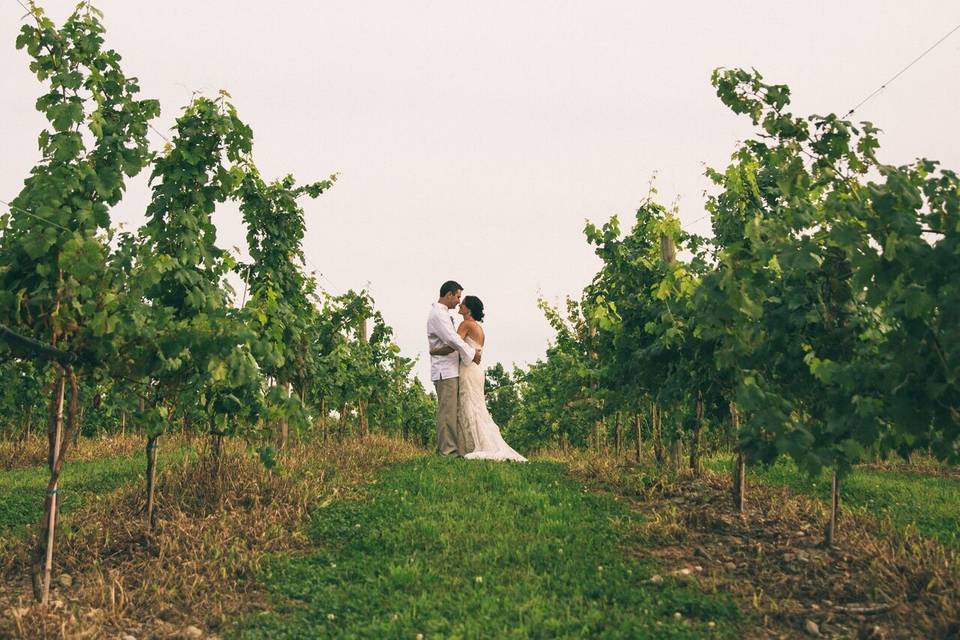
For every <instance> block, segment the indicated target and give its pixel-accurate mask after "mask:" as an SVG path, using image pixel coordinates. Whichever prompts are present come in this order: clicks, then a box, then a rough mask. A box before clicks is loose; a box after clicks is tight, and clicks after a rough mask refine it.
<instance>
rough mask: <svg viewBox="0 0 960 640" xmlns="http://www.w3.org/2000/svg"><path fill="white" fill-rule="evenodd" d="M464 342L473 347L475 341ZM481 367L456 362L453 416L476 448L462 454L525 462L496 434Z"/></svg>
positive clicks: (476, 345) (471, 458)
mask: <svg viewBox="0 0 960 640" xmlns="http://www.w3.org/2000/svg"><path fill="white" fill-rule="evenodd" d="M466 340H467V344H469V345H470V346H471V347H473V348H478V347H479V346H480V345H478V344H477V343H476V342H475V341H474V340H473V339H472V338H469V337H468V338H467V339H466ZM483 381H484V374H483V369H482V368H480V366H479V365H477V364H476V363H475V362H473V361H471V362H463V361H461V362H460V406H459V408H458V411H457V419H458V420H459V421H460V428H461V429H465V430H467V431H468V433H470V434H472V435H473V442H474V444H475V445H476V448H475V449H474V450H473V452H471V453H468V454H467V455H465V456H463V457H464V458H467V459H468V460H515V461H517V462H526V461H527V459H526V458H524V457H523V456H522V455H520V454H519V453H517V452H516V451H514V450H513V449H512V448H510V445H508V444H507V443H506V441H504V439H503V436H501V435H500V427H498V426H497V423H495V422H494V421H493V418H492V417H491V416H490V412H489V411H487V401H486V399H485V398H484V394H483Z"/></svg>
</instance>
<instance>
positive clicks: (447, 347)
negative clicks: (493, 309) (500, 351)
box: [427, 280, 526, 462]
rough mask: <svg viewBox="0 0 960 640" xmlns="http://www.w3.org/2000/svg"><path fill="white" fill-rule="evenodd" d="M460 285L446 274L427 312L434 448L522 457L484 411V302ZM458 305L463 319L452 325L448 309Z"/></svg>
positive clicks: (473, 456)
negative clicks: (434, 404)
mask: <svg viewBox="0 0 960 640" xmlns="http://www.w3.org/2000/svg"><path fill="white" fill-rule="evenodd" d="M462 294H463V287H461V286H460V285H459V284H457V283H456V282H454V281H453V280H448V281H447V282H444V283H443V285H442V286H441V287H440V299H439V300H437V302H436V303H434V305H433V307H432V308H431V309H430V316H429V317H428V318H427V341H428V342H429V344H430V378H431V379H432V380H433V384H434V387H436V390H437V450H438V451H439V452H440V454H441V455H456V456H462V457H464V458H467V459H470V460H515V461H517V462H525V461H526V458H524V457H523V456H522V455H520V454H519V453H517V452H516V451H514V450H513V449H511V448H510V445H508V444H507V443H506V442H505V441H504V439H503V437H502V436H501V435H500V428H499V427H498V426H497V425H496V423H495V422H494V421H493V418H492V417H491V416H490V412H489V411H487V402H486V399H485V398H484V393H483V382H484V372H483V369H482V368H481V367H480V352H481V351H482V350H483V345H484V340H485V336H484V333H483V327H482V326H481V323H482V322H483V302H481V301H480V298H477V297H476V296H466V297H465V298H463V301H462V302H461V300H460V297H461V295H462ZM454 308H457V309H458V312H459V313H460V315H461V316H463V322H461V323H460V326H459V327H458V326H456V325H455V324H454V321H453V316H451V315H450V310H451V309H454Z"/></svg>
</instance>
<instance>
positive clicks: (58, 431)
mask: <svg viewBox="0 0 960 640" xmlns="http://www.w3.org/2000/svg"><path fill="white" fill-rule="evenodd" d="M66 383H67V376H66V372H64V371H63V370H62V369H60V370H59V371H58V374H57V382H56V383H55V384H54V388H53V397H52V398H51V400H50V428H49V430H48V432H47V440H48V443H49V449H48V451H47V466H48V467H49V469H50V480H49V482H48V484H47V497H46V500H45V502H46V504H45V505H44V506H45V507H46V508H45V510H44V525H45V526H43V527H42V528H41V530H40V539H41V540H43V552H42V554H41V553H39V552H38V553H37V558H36V561H35V563H34V569H33V592H34V593H33V595H34V597H35V598H36V599H37V600H39V601H40V603H41V604H44V605H45V604H47V600H48V599H49V598H50V577H51V573H52V570H53V544H54V539H55V537H56V535H55V534H56V531H57V511H58V509H59V506H60V505H59V500H57V490H58V489H59V488H60V478H59V474H58V473H57V469H58V464H57V462H58V461H59V460H60V450H61V444H62V443H63V400H64V393H65V390H66ZM41 558H42V560H41ZM41 563H42V566H38V565H41ZM41 571H42V574H41Z"/></svg>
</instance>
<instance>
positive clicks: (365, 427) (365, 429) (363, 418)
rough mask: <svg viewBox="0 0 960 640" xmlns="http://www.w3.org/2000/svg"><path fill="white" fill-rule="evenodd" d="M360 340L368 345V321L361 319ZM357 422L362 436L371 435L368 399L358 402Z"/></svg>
mask: <svg viewBox="0 0 960 640" xmlns="http://www.w3.org/2000/svg"><path fill="white" fill-rule="evenodd" d="M360 340H362V341H363V342H364V344H366V342H367V319H366V318H361V319H360ZM357 421H358V423H359V425H360V436H361V437H364V438H365V437H367V436H368V435H370V425H369V424H368V423H367V401H366V399H363V398H361V399H360V400H359V401H358V402H357Z"/></svg>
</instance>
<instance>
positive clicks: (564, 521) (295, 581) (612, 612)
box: [233, 457, 738, 639]
mask: <svg viewBox="0 0 960 640" xmlns="http://www.w3.org/2000/svg"><path fill="white" fill-rule="evenodd" d="M633 517H634V516H632V515H631V514H630V513H629V511H628V510H627V509H626V508H625V507H624V506H622V505H621V504H620V503H618V502H616V501H615V500H613V499H612V498H611V497H609V496H603V495H594V494H590V493H585V492H583V491H582V490H581V487H580V486H579V485H577V484H576V483H574V482H573V481H571V480H570V479H569V478H568V477H567V476H566V474H565V470H564V467H563V466H561V465H558V464H553V463H546V462H534V463H530V464H525V465H517V464H504V463H489V462H466V461H463V460H449V459H441V458H437V457H427V458H420V459H417V460H415V461H413V462H410V463H406V464H403V465H399V466H397V467H394V468H392V469H389V470H388V471H386V472H385V473H384V474H383V475H382V476H381V477H380V478H379V480H378V482H377V483H376V484H375V485H373V486H372V487H371V488H370V491H369V492H368V495H367V496H366V498H365V499H364V500H362V501H354V502H342V503H334V504H333V505H331V506H329V507H326V508H324V509H320V510H318V511H317V512H316V514H315V516H314V518H313V522H312V523H311V526H310V535H311V538H312V541H313V542H314V545H315V546H314V550H313V551H312V552H311V553H310V554H307V555H304V556H298V557H283V558H278V559H276V560H274V561H273V562H271V563H270V565H269V566H268V568H267V569H265V571H264V575H263V576H262V578H263V579H264V580H265V582H266V584H267V586H268V588H269V589H270V591H271V593H272V594H273V597H274V602H275V607H274V610H273V611H271V612H269V613H264V614H260V615H253V616H251V617H249V618H247V619H246V620H245V621H243V623H242V625H241V626H240V627H239V628H238V629H236V630H235V631H234V632H233V635H234V636H235V637H237V638H316V637H350V638H356V637H360V638H411V639H412V638H418V637H423V638H438V637H444V638H446V637H457V638H506V637H509V638H541V637H542V638H546V637H550V638H557V637H562V638H582V637H608V638H637V637H657V638H701V637H736V635H737V633H736V629H735V625H736V620H737V619H738V614H737V611H736V609H735V607H734V605H733V604H732V603H731V601H730V600H729V599H728V598H726V597H725V596H721V595H716V594H705V593H703V592H701V591H699V590H697V589H696V587H695V585H691V584H686V585H684V584H679V583H676V582H673V581H671V580H667V581H666V582H664V583H663V584H661V585H653V584H650V583H649V582H647V579H648V578H649V577H650V576H651V575H653V574H654V573H656V567H655V566H654V565H653V564H652V563H650V562H649V561H646V560H643V559H636V558H630V557H628V556H627V555H626V554H625V553H623V551H622V550H621V549H620V546H619V543H620V541H621V540H623V539H624V537H625V536H628V535H629V531H630V529H631V522H632V518H633ZM678 613H679V615H676V614H678ZM420 634H422V636H421V635H420Z"/></svg>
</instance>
